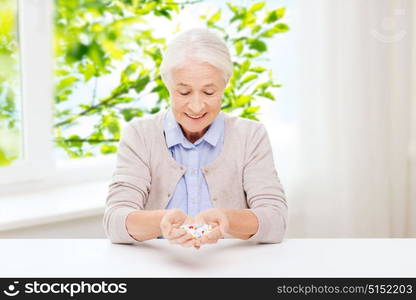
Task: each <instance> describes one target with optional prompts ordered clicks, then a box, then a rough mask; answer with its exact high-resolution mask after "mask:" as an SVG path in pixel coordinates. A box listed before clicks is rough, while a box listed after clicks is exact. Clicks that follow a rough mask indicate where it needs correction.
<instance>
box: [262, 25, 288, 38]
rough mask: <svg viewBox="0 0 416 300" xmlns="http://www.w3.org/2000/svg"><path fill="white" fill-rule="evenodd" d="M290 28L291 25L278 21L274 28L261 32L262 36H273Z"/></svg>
mask: <svg viewBox="0 0 416 300" xmlns="http://www.w3.org/2000/svg"><path fill="white" fill-rule="evenodd" d="M288 30H289V26H287V25H286V24H284V23H278V24H276V25H275V26H274V27H273V28H270V29H268V30H266V31H264V32H262V33H261V34H260V37H266V38H269V37H272V36H274V35H275V34H277V33H283V32H286V31H288Z"/></svg>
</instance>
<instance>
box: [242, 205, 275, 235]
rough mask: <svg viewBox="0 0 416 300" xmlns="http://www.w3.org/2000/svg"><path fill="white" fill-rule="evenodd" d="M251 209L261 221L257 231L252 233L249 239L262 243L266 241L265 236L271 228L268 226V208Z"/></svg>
mask: <svg viewBox="0 0 416 300" xmlns="http://www.w3.org/2000/svg"><path fill="white" fill-rule="evenodd" d="M247 210H249V211H251V212H252V213H254V214H255V215H256V217H257V221H258V223H259V227H258V229H257V232H256V233H255V234H254V235H252V236H251V237H250V238H249V239H248V241H253V242H257V243H261V242H263V241H264V238H265V237H266V236H267V234H268V231H269V230H270V228H268V227H269V226H267V223H266V220H267V218H268V215H267V208H266V209H265V208H262V207H259V208H251V209H247Z"/></svg>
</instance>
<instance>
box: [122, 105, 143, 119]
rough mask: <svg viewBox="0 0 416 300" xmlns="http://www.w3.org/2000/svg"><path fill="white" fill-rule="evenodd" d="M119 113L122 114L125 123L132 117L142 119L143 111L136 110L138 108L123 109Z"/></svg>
mask: <svg viewBox="0 0 416 300" xmlns="http://www.w3.org/2000/svg"><path fill="white" fill-rule="evenodd" d="M121 113H122V115H123V117H124V120H125V121H126V122H128V121H130V120H131V119H133V118H134V117H142V116H143V111H142V110H141V109H138V108H124V109H122V110H121Z"/></svg>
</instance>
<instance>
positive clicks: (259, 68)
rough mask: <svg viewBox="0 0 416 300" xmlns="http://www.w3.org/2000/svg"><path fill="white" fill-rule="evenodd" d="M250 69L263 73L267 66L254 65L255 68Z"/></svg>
mask: <svg viewBox="0 0 416 300" xmlns="http://www.w3.org/2000/svg"><path fill="white" fill-rule="evenodd" d="M250 71H252V72H256V73H263V72H264V71H266V68H263V67H253V68H250Z"/></svg>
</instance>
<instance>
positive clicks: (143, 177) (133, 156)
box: [103, 122, 151, 244]
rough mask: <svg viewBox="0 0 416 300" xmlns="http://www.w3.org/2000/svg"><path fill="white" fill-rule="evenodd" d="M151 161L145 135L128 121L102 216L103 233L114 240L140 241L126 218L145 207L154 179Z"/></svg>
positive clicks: (128, 242) (124, 241)
mask: <svg viewBox="0 0 416 300" xmlns="http://www.w3.org/2000/svg"><path fill="white" fill-rule="evenodd" d="M148 161H149V155H148V151H147V150H146V146H145V143H144V140H143V138H142V137H141V135H140V134H139V132H138V131H137V130H136V128H135V127H134V126H133V125H132V124H131V122H130V123H127V124H126V125H125V127H124V128H123V130H122V134H121V139H120V142H119V147H118V151H117V161H116V168H115V171H114V172H113V176H112V180H111V183H110V184H109V191H108V194H107V199H106V207H105V212H104V217H103V226H104V232H105V233H106V236H107V237H108V238H109V239H110V241H111V242H112V243H117V244H118V243H120V244H133V243H135V242H138V241H137V240H135V239H134V238H133V237H132V236H131V235H130V234H129V233H128V231H127V228H126V218H127V216H128V214H129V213H131V212H133V211H136V210H139V209H143V208H144V203H145V199H147V197H148V194H149V190H150V180H151V178H150V171H149V164H148Z"/></svg>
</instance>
